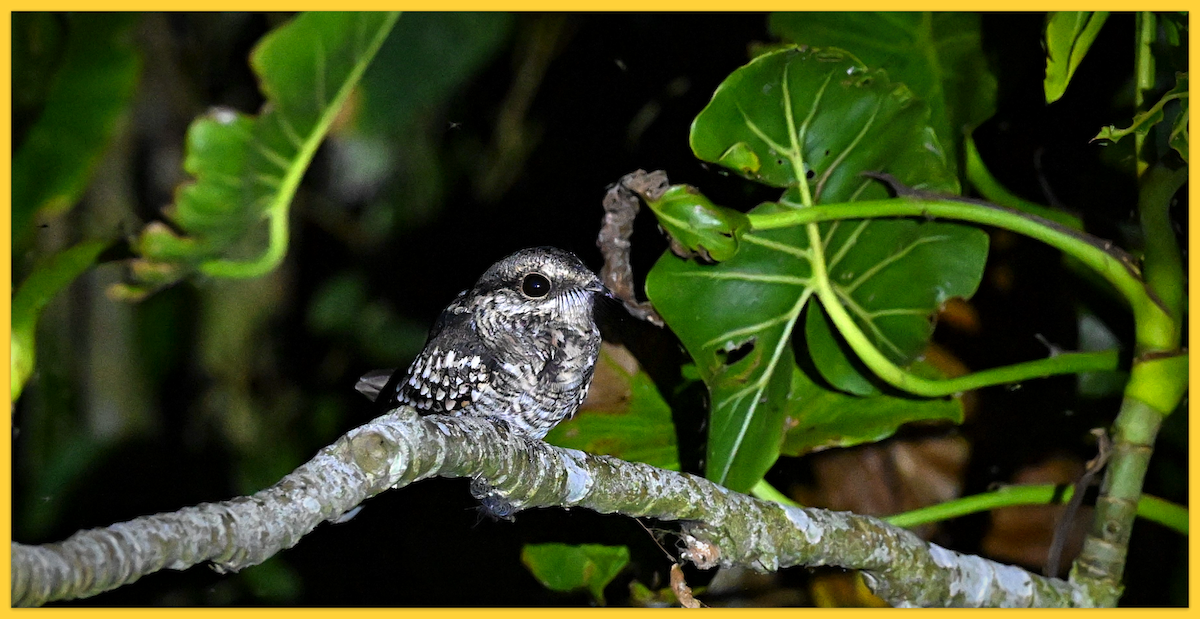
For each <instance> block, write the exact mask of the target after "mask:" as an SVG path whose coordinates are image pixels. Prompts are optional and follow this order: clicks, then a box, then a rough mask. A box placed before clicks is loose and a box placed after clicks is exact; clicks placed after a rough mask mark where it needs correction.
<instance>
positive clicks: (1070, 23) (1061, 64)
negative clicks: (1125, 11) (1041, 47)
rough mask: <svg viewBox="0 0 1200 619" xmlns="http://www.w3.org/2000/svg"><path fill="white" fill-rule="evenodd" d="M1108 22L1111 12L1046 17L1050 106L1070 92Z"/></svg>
mask: <svg viewBox="0 0 1200 619" xmlns="http://www.w3.org/2000/svg"><path fill="white" fill-rule="evenodd" d="M1106 19H1108V12H1107V11H1096V12H1095V13H1093V12H1091V11H1055V12H1051V13H1050V14H1048V15H1047V16H1046V40H1045V46H1046V79H1045V88H1046V103H1054V102H1055V101H1058V100H1059V98H1061V97H1062V96H1063V93H1065V92H1066V91H1067V84H1069V83H1070V82H1071V76H1073V75H1075V69H1076V68H1077V67H1079V63H1081V62H1083V57H1084V56H1085V55H1086V54H1087V52H1088V49H1089V48H1090V47H1091V46H1092V42H1093V41H1095V40H1096V35H1098V34H1100V27H1101V26H1103V25H1104V20H1106Z"/></svg>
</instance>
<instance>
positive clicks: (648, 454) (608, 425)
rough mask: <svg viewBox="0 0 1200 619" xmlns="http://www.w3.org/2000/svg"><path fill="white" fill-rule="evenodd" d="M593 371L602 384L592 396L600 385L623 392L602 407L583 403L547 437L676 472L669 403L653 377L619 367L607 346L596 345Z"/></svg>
mask: <svg viewBox="0 0 1200 619" xmlns="http://www.w3.org/2000/svg"><path fill="white" fill-rule="evenodd" d="M596 374H597V382H599V381H600V380H604V381H606V382H607V384H605V385H603V387H601V386H600V385H598V384H596V383H593V385H592V391H593V395H594V392H595V391H597V390H599V389H601V388H604V389H607V390H609V392H617V393H621V394H622V395H623V396H625V397H619V398H616V399H615V401H613V402H608V403H605V404H604V405H602V406H590V405H588V404H587V403H585V406H584V408H581V409H580V410H579V412H578V413H576V414H575V416H574V417H573V418H571V419H569V420H567V421H564V422H562V423H560V424H558V425H557V426H555V427H554V429H553V430H551V431H550V433H549V434H547V435H546V442H547V443H550V444H551V445H558V446H559V447H570V448H572V449H579V450H582V451H586V452H588V453H591V454H598V455H609V456H616V457H618V458H621V459H622V460H629V461H632V462H645V463H646V464H650V465H653V466H657V467H659V468H663V469H669V470H672V471H678V470H679V446H678V445H677V443H676V437H675V424H674V422H673V421H672V419H671V407H670V406H668V405H667V403H666V401H665V400H663V398H662V395H660V394H659V392H658V388H657V387H655V386H654V381H652V380H650V377H649V376H648V375H646V373H645V372H644V371H642V370H641V369H638V370H637V371H635V372H633V373H630V372H629V371H628V370H627V369H626V368H624V367H621V364H620V363H618V362H617V360H615V359H614V358H613V357H612V355H610V354H609V352H608V350H607V348H606V349H602V350H601V353H600V360H599V362H598V363H597V368H596Z"/></svg>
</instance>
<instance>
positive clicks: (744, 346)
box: [646, 48, 987, 491]
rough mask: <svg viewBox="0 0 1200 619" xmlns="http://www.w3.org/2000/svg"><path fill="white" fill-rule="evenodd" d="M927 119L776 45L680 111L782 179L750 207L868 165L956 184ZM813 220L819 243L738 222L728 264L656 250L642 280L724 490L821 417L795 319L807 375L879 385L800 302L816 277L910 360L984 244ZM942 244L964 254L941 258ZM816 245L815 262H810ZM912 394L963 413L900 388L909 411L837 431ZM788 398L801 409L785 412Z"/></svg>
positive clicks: (929, 405)
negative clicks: (692, 386) (691, 368)
mask: <svg viewBox="0 0 1200 619" xmlns="http://www.w3.org/2000/svg"><path fill="white" fill-rule="evenodd" d="M927 118H928V109H927V108H926V107H925V106H924V105H922V104H921V103H920V102H918V101H917V100H915V99H914V98H913V97H912V95H911V93H910V91H909V90H908V89H907V88H906V87H905V86H903V85H898V84H893V83H892V82H891V81H890V80H889V79H888V76H887V75H886V74H884V73H882V72H879V71H871V70H868V69H867V68H865V67H863V66H862V65H861V64H859V63H858V62H857V61H855V60H854V59H853V58H852V57H850V56H848V55H845V54H843V53H842V52H840V51H838V50H824V49H818V48H808V49H799V48H791V49H783V50H778V51H775V52H771V53H768V54H765V55H762V56H759V57H758V58H756V59H754V60H753V61H752V62H751V63H750V64H748V65H746V66H745V67H743V68H742V69H739V70H738V71H735V72H734V74H733V75H731V76H730V77H729V79H728V80H726V82H725V83H724V84H722V85H721V87H719V88H718V89H717V92H716V94H715V95H714V96H713V100H712V102H711V103H710V104H709V105H708V106H707V107H706V108H705V109H704V110H703V111H702V112H701V113H700V115H699V116H698V117H697V118H696V122H695V123H693V125H692V148H693V150H694V151H695V152H696V154H697V156H699V157H700V158H702V159H706V160H708V161H712V162H715V163H720V164H722V165H725V166H726V167H729V168H730V169H732V170H734V171H736V172H738V173H740V174H742V175H743V176H745V177H747V178H750V179H753V180H756V181H758V182H761V183H764V184H767V185H771V186H774V187H780V188H783V189H785V194H784V197H783V198H782V199H781V201H780V202H778V203H765V204H762V205H759V206H758V207H756V208H755V209H754V210H752V211H751V212H750V215H751V216H754V215H763V214H769V213H779V212H786V211H788V210H791V209H796V208H802V207H803V206H806V205H811V204H816V203H838V202H844V201H853V200H859V199H862V200H866V199H871V198H877V197H880V196H883V195H886V190H885V188H884V187H882V186H881V185H880V184H879V183H877V182H875V181H872V180H870V179H867V178H865V177H862V176H860V173H861V172H864V171H869V170H882V171H887V172H888V173H891V174H893V175H895V176H897V177H899V178H902V179H904V180H905V181H907V182H911V183H912V184H914V185H919V186H921V187H922V188H929V189H938V190H944V191H954V190H956V189H957V187H958V185H957V182H956V180H955V179H954V177H953V175H952V174H951V173H950V171H949V169H948V168H947V166H946V163H945V159H944V158H942V157H941V149H940V146H939V143H938V140H937V138H936V136H935V135H934V133H933V132H932V130H930V128H929V127H927V126H926V125H924V124H923V122H922V121H923V120H925V119H927ZM652 205H653V204H652ZM818 234H819V238H820V239H821V243H820V246H814V245H813V244H812V243H811V242H810V237H809V231H808V230H807V229H805V228H799V227H797V228H789V229H783V230H778V231H763V232H755V233H743V234H741V235H740V240H741V244H740V248H739V249H738V250H737V253H736V255H731V256H729V257H728V259H727V260H726V261H725V262H722V263H720V264H717V265H712V266H707V265H702V264H699V263H696V262H690V261H686V260H681V259H679V258H676V257H675V256H673V255H671V254H666V255H664V256H663V258H662V259H660V260H659V262H658V264H656V265H655V268H654V269H653V270H652V271H651V272H650V274H649V275H648V276H647V282H646V290H647V294H648V295H649V297H650V299H651V301H652V302H653V303H654V304H655V307H656V308H657V309H658V311H659V313H660V314H661V315H662V316H663V318H664V319H665V320H666V321H667V324H668V325H670V327H671V329H672V330H673V331H674V332H675V333H676V334H678V335H679V337H680V339H681V340H682V341H683V343H684V345H685V346H686V347H687V348H688V351H689V353H691V355H692V358H693V359H695V360H696V362H697V365H698V368H699V370H700V374H701V376H702V377H703V378H704V380H705V382H706V383H707V384H708V386H709V389H710V391H711V394H712V400H713V409H712V429H711V430H710V433H709V443H708V459H707V462H708V464H707V473H706V474H707V476H709V477H710V478H712V479H714V480H716V481H718V482H720V483H723V484H725V485H727V486H729V487H731V488H733V489H735V490H743V491H745V490H749V489H750V488H751V487H753V486H754V485H755V484H756V483H757V482H758V481H759V480H760V479H761V478H762V476H763V474H765V473H766V471H767V469H769V468H770V466H771V465H772V463H774V461H775V459H776V457H777V456H778V454H779V451H778V450H779V449H780V448H781V447H782V444H783V436H784V433H785V431H786V429H787V428H788V427H797V426H799V427H803V428H806V429H808V430H810V431H811V430H812V425H811V424H812V419H814V418H821V417H823V416H827V415H828V414H827V413H824V412H822V411H821V410H820V409H819V408H816V409H814V408H813V407H812V404H811V401H812V400H813V396H814V395H815V394H814V391H813V388H815V387H816V386H817V383H816V382H813V380H812V379H809V381H807V382H804V381H801V382H799V383H797V382H796V381H795V380H794V379H793V375H794V373H795V372H797V371H799V370H798V368H799V365H798V361H797V358H796V352H795V351H794V346H795V344H794V340H795V338H796V336H798V335H799V334H800V333H801V332H803V333H804V334H805V337H804V341H806V347H807V348H808V354H806V355H805V356H806V357H807V359H805V360H804V364H805V365H810V364H811V365H815V367H816V368H817V370H818V372H819V376H818V377H815V378H817V379H819V380H821V381H822V382H824V383H825V384H827V385H830V386H832V387H833V388H835V389H838V390H842V391H846V392H849V393H852V394H856V395H863V396H866V395H880V392H879V390H878V389H877V388H876V387H874V386H873V385H872V384H871V383H870V380H869V379H868V378H867V377H866V376H864V374H863V372H862V371H860V370H859V369H858V368H856V367H854V361H852V359H853V357H852V355H850V354H848V351H846V350H845V349H844V346H843V345H841V344H840V343H839V342H838V340H837V339H836V336H835V335H834V334H833V332H832V331H831V330H830V326H829V324H828V323H827V321H826V320H825V319H824V317H823V314H822V313H821V310H819V309H817V308H816V307H808V301H809V300H810V299H811V298H812V297H813V294H814V292H815V291H816V287H817V284H816V281H817V279H818V278H821V279H826V280H828V281H829V282H831V285H832V286H834V287H835V289H836V290H837V294H838V295H839V297H841V298H842V299H843V300H844V302H846V303H847V304H848V305H850V306H851V307H852V308H853V312H854V315H855V319H856V321H858V322H859V323H860V324H861V325H862V326H863V328H865V329H867V330H868V331H869V332H870V333H871V337H872V339H873V341H874V343H875V344H876V345H877V346H879V347H880V348H883V349H884V350H885V351H886V353H887V354H888V355H889V356H891V357H892V358H893V359H894V360H895V361H897V362H901V363H907V362H909V361H912V360H913V358H914V357H915V356H916V355H917V354H918V353H919V352H920V351H921V349H922V348H923V347H924V345H925V344H926V343H927V342H928V339H929V336H930V334H931V333H932V325H931V323H930V322H929V315H930V314H931V313H932V312H933V311H934V310H935V309H936V308H937V306H938V305H940V304H941V303H943V302H945V301H946V300H947V299H949V298H950V297H954V296H970V294H971V293H972V292H973V291H974V289H975V287H976V286H977V285H978V283H979V277H980V275H981V272H982V266H983V259H984V257H985V255H986V247H987V239H986V237H985V236H984V235H983V233H982V232H980V231H978V230H974V229H971V228H966V227H962V226H958V225H955V224H942V223H917V222H912V221H886V220H863V221H857V222H856V221H846V222H838V223H833V224H827V225H824V226H822V227H821V228H820V230H819V233H818ZM945 253H949V254H951V255H955V256H959V257H960V259H958V260H955V261H944V260H939V259H937V256H938V255H939V254H945ZM818 254H820V259H821V260H822V262H825V263H827V264H826V266H824V267H823V270H827V273H822V272H818V271H816V270H815V269H814V267H813V262H814V260H816V259H818V258H817V255H818ZM715 257H716V256H714V258H715ZM914 282H921V284H917V285H914ZM697 308H705V310H706V311H704V312H702V313H701V312H697V311H696V309H697ZM806 308H807V310H808V311H807V313H806V318H805V322H804V323H803V324H800V323H799V320H800V318H801V315H802V314H805V310H806ZM796 386H799V387H800V388H799V389H794V387H796ZM880 398H881V399H882V400H886V399H887V397H886V396H880ZM801 403H803V404H801ZM913 407H917V408H922V407H923V408H925V409H926V411H927V412H926V413H924V414H925V415H928V416H929V417H930V418H932V417H945V416H946V415H947V412H949V417H950V418H951V419H960V418H961V413H960V412H954V411H953V410H951V411H947V410H946V407H944V406H942V405H941V403H938V402H936V401H928V402H923V403H918V402H912V401H909V402H906V403H905V404H903V405H901V406H899V407H898V410H899V409H905V410H906V414H903V415H897V416H887V415H885V416H882V417H881V416H880V415H878V414H877V413H875V423H873V424H862V426H861V427H862V428H863V429H864V430H866V432H864V433H863V434H857V433H854V432H851V433H849V434H839V436H840V438H839V440H840V442H841V444H843V445H852V444H855V443H858V442H863V441H867V440H878V439H879V438H881V434H884V435H886V434H890V432H886V431H884V432H882V433H881V431H880V426H879V425H878V424H881V423H882V424H883V425H885V426H889V425H890V429H891V430H892V431H894V430H895V428H897V427H898V426H899V425H900V424H901V423H903V422H904V421H905V420H910V419H911V418H912V417H913V416H914V413H913V412H912V411H911V409H912V408H913ZM951 409H953V407H951ZM800 410H803V411H804V413H805V414H804V415H803V416H802V417H793V416H792V415H791V414H789V413H792V414H795V413H797V412H799V411H800ZM875 410H876V411H878V410H883V409H875ZM934 410H936V411H937V412H936V413H935V412H932V411H934ZM915 416H916V417H922V414H921V413H916V414H915ZM885 419H886V421H885ZM854 425H855V424H853V423H847V424H846V425H845V426H843V428H849V427H852V426H854ZM868 426H869V427H868ZM795 445H796V443H793V444H792V446H793V447H795Z"/></svg>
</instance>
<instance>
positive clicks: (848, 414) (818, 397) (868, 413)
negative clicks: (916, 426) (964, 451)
mask: <svg viewBox="0 0 1200 619" xmlns="http://www.w3.org/2000/svg"><path fill="white" fill-rule="evenodd" d="M786 414H787V425H788V431H787V434H786V435H785V437H784V442H783V448H782V453H783V455H786V456H802V455H804V454H806V453H810V452H813V451H820V450H822V449H829V448H832V447H851V446H854V445H859V444H862V443H871V442H875V441H881V440H883V439H885V438H887V437H889V436H891V435H893V434H895V432H896V429H897V428H899V427H900V426H901V425H903V424H905V423H908V422H912V421H930V420H947V421H951V422H954V423H962V420H963V409H962V402H961V401H960V400H959V399H958V398H937V399H931V400H929V399H918V398H905V397H897V396H892V395H883V394H878V395H874V396H871V397H856V396H852V395H846V394H844V393H839V392H837V391H830V390H829V389H825V388H823V387H821V386H820V385H818V384H816V383H814V382H813V381H812V379H810V378H809V377H808V375H806V374H805V373H804V372H802V371H800V370H793V372H792V388H791V397H790V398H789V399H788V406H787V409H786Z"/></svg>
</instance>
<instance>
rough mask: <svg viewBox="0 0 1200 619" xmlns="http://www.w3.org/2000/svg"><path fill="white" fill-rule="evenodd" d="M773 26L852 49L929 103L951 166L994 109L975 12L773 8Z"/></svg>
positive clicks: (814, 42) (800, 39) (802, 38)
mask: <svg viewBox="0 0 1200 619" xmlns="http://www.w3.org/2000/svg"><path fill="white" fill-rule="evenodd" d="M770 29H771V33H772V34H775V35H777V36H780V37H783V38H784V39H787V40H789V41H792V42H793V43H801V44H806V45H810V46H815V47H840V48H842V49H845V50H848V51H849V52H850V53H852V54H854V56H855V57H856V58H858V59H859V60H861V61H862V62H863V63H864V64H865V65H866V66H868V67H871V68H872V69H883V70H885V71H887V74H888V76H890V77H891V79H892V80H894V81H897V82H902V83H904V84H906V85H907V86H908V88H909V89H910V90H911V91H912V92H913V94H915V95H916V96H918V97H920V98H921V99H922V100H924V101H925V102H926V103H927V104H928V105H929V108H930V111H931V116H930V120H929V125H930V126H932V127H933V129H934V131H935V132H936V133H937V136H938V139H939V140H940V141H941V143H942V145H943V146H945V148H946V151H947V153H948V154H949V160H950V165H951V169H954V168H955V167H956V162H957V161H958V152H959V148H958V144H960V143H961V142H962V138H963V135H964V133H968V132H969V131H970V129H971V128H974V127H975V126H977V125H979V124H980V123H982V122H983V121H985V120H987V119H988V118H990V117H991V116H992V114H993V113H995V110H996V78H995V76H994V75H992V72H991V71H990V70H989V69H988V65H987V58H986V57H985V56H984V53H983V46H982V44H981V30H980V16H979V14H978V13H941V12H939V13H929V12H921V13H919V12H904V13H890V12H878V13H864V12H853V13H839V12H817V13H773V14H772V15H771V18H770Z"/></svg>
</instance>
